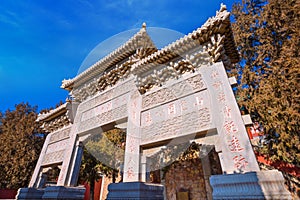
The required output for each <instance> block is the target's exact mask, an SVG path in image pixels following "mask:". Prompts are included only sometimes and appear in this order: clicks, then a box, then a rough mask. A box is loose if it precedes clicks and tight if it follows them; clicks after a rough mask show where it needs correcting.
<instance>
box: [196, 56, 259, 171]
mask: <svg viewBox="0 0 300 200" xmlns="http://www.w3.org/2000/svg"><path fill="white" fill-rule="evenodd" d="M199 70H200V72H201V74H202V75H203V79H204V80H205V83H206V84H207V88H208V91H209V95H210V99H211V105H214V106H212V111H211V113H212V115H213V116H212V117H213V119H214V120H213V122H214V126H215V127H216V128H217V132H218V136H219V138H220V140H219V142H216V144H215V145H216V149H217V151H220V152H219V158H220V162H221V166H222V170H223V172H224V173H227V174H231V173H241V172H251V171H259V166H258V163H257V161H256V157H255V155H254V152H253V149H252V146H251V143H250V141H249V138H248V134H247V131H246V128H245V126H244V123H243V119H242V116H241V113H240V110H239V107H238V105H237V102H236V101H235V97H234V94H233V91H232V88H231V85H230V83H229V80H228V77H227V74H226V71H225V68H224V65H223V63H222V62H219V63H214V64H213V65H211V66H203V67H201V68H200V69H199Z"/></svg>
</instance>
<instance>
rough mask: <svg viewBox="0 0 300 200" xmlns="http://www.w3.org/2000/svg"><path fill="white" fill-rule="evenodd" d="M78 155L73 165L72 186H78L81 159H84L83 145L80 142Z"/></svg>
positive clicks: (77, 149)
mask: <svg viewBox="0 0 300 200" xmlns="http://www.w3.org/2000/svg"><path fill="white" fill-rule="evenodd" d="M75 151H76V152H75V153H76V154H75V156H74V159H73V165H72V169H71V172H70V183H69V185H70V186H76V185H77V181H78V176H79V170H80V164H81V159H82V154H83V143H82V142H78V144H77V146H76V150H75Z"/></svg>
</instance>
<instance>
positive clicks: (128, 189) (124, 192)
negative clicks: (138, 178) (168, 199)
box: [107, 182, 164, 200]
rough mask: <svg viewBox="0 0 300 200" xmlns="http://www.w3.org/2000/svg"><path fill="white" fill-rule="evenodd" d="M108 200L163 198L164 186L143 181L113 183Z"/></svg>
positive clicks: (157, 199) (159, 199)
mask: <svg viewBox="0 0 300 200" xmlns="http://www.w3.org/2000/svg"><path fill="white" fill-rule="evenodd" d="M108 191H109V192H108V195H107V200H125V199H126V200H139V199H143V200H163V199H164V195H163V192H164V186H163V185H159V184H150V183H143V182H126V183H111V184H109V186H108Z"/></svg>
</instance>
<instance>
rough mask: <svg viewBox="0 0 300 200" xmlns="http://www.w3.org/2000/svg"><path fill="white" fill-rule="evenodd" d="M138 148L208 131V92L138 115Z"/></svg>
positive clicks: (209, 124)
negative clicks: (140, 140) (140, 136)
mask: <svg viewBox="0 0 300 200" xmlns="http://www.w3.org/2000/svg"><path fill="white" fill-rule="evenodd" d="M141 123H142V125H141V126H142V145H144V144H149V143H153V142H157V141H160V140H166V139H171V138H174V137H180V136H183V135H187V134H191V133H196V132H200V131H204V130H208V129H210V128H211V127H212V122H211V113H210V102H209V97H208V92H207V91H206V90H205V91H202V92H198V93H195V94H192V95H189V96H187V97H183V98H180V99H178V100H176V101H173V102H170V103H167V104H164V105H161V106H158V107H155V108H153V109H150V110H147V111H144V112H142V115H141Z"/></svg>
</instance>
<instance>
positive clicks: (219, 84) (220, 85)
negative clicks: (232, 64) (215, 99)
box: [213, 81, 223, 90]
mask: <svg viewBox="0 0 300 200" xmlns="http://www.w3.org/2000/svg"><path fill="white" fill-rule="evenodd" d="M222 85H223V84H222V82H221V81H216V82H214V83H213V87H214V88H215V89H216V90H219V89H221V88H222Z"/></svg>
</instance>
